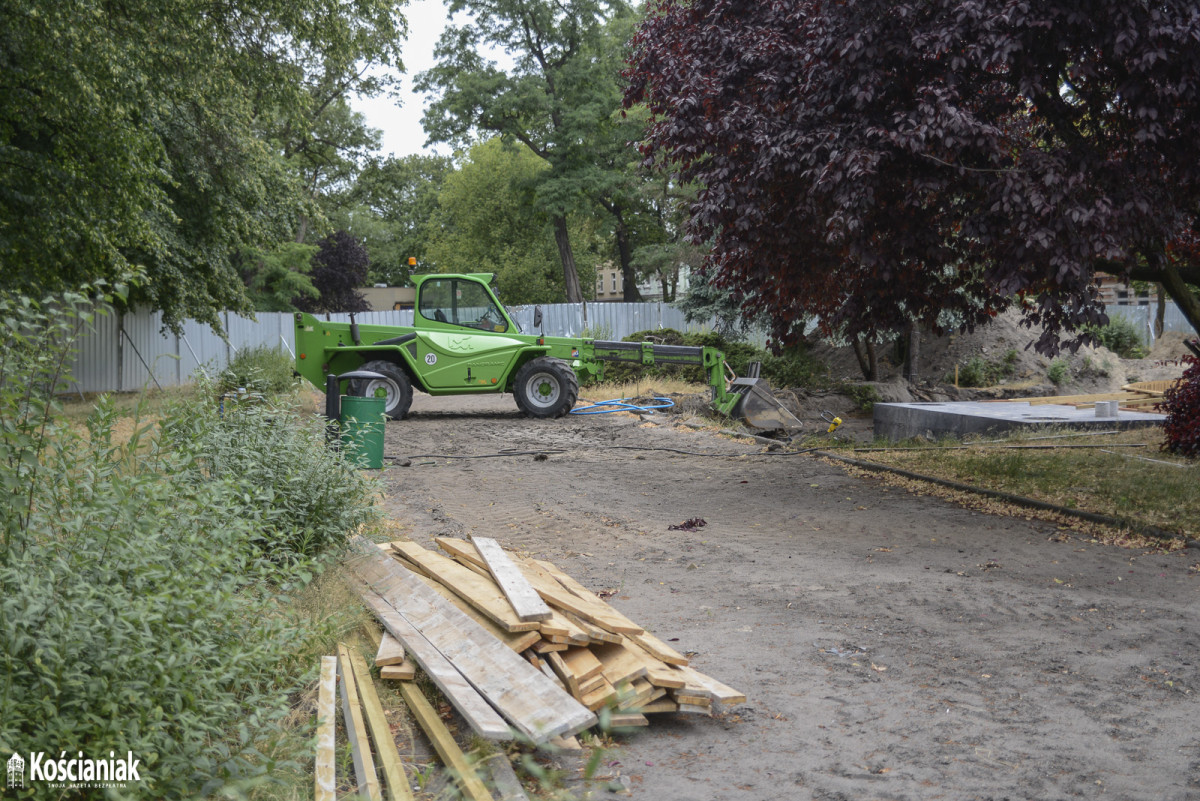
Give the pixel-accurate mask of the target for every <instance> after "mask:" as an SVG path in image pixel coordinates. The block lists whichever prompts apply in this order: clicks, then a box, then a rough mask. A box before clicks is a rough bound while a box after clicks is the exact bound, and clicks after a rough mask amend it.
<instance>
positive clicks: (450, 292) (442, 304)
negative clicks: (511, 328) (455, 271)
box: [417, 278, 508, 334]
mask: <svg viewBox="0 0 1200 801" xmlns="http://www.w3.org/2000/svg"><path fill="white" fill-rule="evenodd" d="M417 310H418V311H419V313H420V315H421V316H422V317H424V318H425V319H426V320H433V321H434V322H439V323H450V324H451V325H460V326H463V327H464V328H474V329H476V330H479V331H489V332H492V333H496V334H503V333H505V332H507V331H508V321H507V320H505V318H504V315H503V314H502V313H501V311H500V309H499V307H498V306H496V303H495V302H494V301H493V300H492V297H491V295H489V294H488V292H487V290H486V289H484V288H483V286H482V285H481V284H478V283H476V282H475V281H463V280H462V279H459V278H432V279H429V280H427V281H425V282H424V283H422V284H421V299H420V301H419V303H418V304H417Z"/></svg>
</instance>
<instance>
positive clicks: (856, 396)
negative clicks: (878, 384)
mask: <svg viewBox="0 0 1200 801" xmlns="http://www.w3.org/2000/svg"><path fill="white" fill-rule="evenodd" d="M843 391H844V392H845V393H846V395H847V396H848V397H849V398H850V399H851V400H852V401H854V405H855V406H857V407H858V410H859V411H860V412H869V411H871V410H873V409H874V408H875V404H877V403H879V402H880V401H881V400H883V398H882V397H880V395H879V390H877V389H875V387H873V386H871V385H870V384H847V385H846V387H845V389H844V390H843Z"/></svg>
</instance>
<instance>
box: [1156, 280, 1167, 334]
mask: <svg viewBox="0 0 1200 801" xmlns="http://www.w3.org/2000/svg"><path fill="white" fill-rule="evenodd" d="M1154 287H1155V290H1154V294H1155V295H1157V296H1158V305H1157V308H1156V309H1155V311H1154V338H1155V339H1162V335H1163V328H1164V327H1166V324H1167V288H1166V287H1165V286H1163V285H1162V283H1158V284H1155V285H1154Z"/></svg>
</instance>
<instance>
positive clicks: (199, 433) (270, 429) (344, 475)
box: [165, 393, 376, 562]
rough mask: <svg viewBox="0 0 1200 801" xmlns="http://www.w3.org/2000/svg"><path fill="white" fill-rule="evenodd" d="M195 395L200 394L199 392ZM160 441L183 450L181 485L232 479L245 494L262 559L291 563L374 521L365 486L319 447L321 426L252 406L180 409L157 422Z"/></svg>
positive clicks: (337, 543) (369, 486) (212, 405)
mask: <svg viewBox="0 0 1200 801" xmlns="http://www.w3.org/2000/svg"><path fill="white" fill-rule="evenodd" d="M202 394H203V393H202ZM165 429H166V433H167V440H166V441H167V442H168V443H169V444H170V445H171V446H173V447H178V448H183V449H189V450H190V451H191V452H192V453H193V455H194V459H193V461H192V462H191V463H190V464H189V465H188V467H187V468H186V469H185V470H184V471H183V472H182V474H181V480H184V481H187V482H189V483H191V484H193V485H194V486H197V487H202V486H205V485H207V484H209V483H212V482H220V481H235V482H237V483H238V484H240V485H241V486H242V487H243V488H244V490H243V491H244V492H245V493H246V494H247V496H248V497H247V504H246V507H247V508H246V509H245V510H244V512H243V514H244V515H247V516H248V517H249V518H250V519H252V520H253V522H254V524H255V531H256V533H255V535H254V536H253V537H252V539H253V541H254V543H255V544H256V545H257V546H258V547H259V548H260V549H261V551H262V552H263V553H264V554H265V555H267V556H268V557H269V558H270V559H272V560H273V561H277V562H296V561H302V560H304V559H306V558H311V557H314V556H316V555H317V554H319V553H321V552H322V551H324V550H325V549H327V548H330V547H333V548H339V547H341V546H342V545H343V544H344V542H345V539H346V537H347V536H349V535H350V534H351V533H353V532H354V531H355V530H357V529H358V527H359V526H361V525H363V524H364V523H368V522H370V521H371V520H373V519H375V516H376V510H375V509H374V508H373V507H372V506H371V503H370V495H371V490H372V484H371V482H370V481H369V480H367V479H366V478H364V477H363V474H362V473H361V472H359V471H358V470H356V469H355V468H354V467H353V466H352V465H351V464H350V462H349V461H348V460H346V459H341V458H337V457H336V456H334V455H333V454H331V452H330V451H329V449H328V448H327V447H326V445H325V441H324V436H325V434H324V432H325V426H324V423H323V421H321V420H319V419H317V418H315V417H314V418H309V419H302V418H300V417H299V416H298V415H296V414H293V413H290V412H287V411H283V410H279V409H274V408H271V407H270V406H266V405H262V404H256V403H229V402H227V403H226V404H225V406H224V412H221V411H220V407H219V406H218V405H217V404H216V403H211V402H210V403H202V404H199V405H192V406H191V407H188V408H187V409H180V410H179V413H178V414H176V415H174V417H173V419H172V420H170V421H169V422H168V423H167V424H166V425H165Z"/></svg>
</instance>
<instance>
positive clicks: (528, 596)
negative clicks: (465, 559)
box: [471, 536, 553, 620]
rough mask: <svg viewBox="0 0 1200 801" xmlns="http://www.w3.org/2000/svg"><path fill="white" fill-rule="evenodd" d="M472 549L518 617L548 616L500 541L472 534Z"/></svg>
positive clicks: (547, 610) (548, 608)
mask: <svg viewBox="0 0 1200 801" xmlns="http://www.w3.org/2000/svg"><path fill="white" fill-rule="evenodd" d="M471 542H472V543H474V545H475V550H476V551H478V552H479V557H480V558H481V559H483V562H484V565H486V566H487V569H488V572H489V573H491V574H492V578H493V579H494V580H495V581H496V584H497V585H499V587H500V590H501V592H503V593H504V596H505V597H506V598H508V602H509V603H510V604H512V608H513V611H514V612H516V613H517V617H519V618H521V620H549V619H550V617H551V615H552V614H553V613H552V612H551V611H550V607H548V606H546V602H545V601H543V600H542V598H541V596H540V595H538V594H537V591H536V590H535V589H534V588H533V587H532V586H530V584H529V580H528V579H526V578H525V575H524V574H523V573H522V572H521V569H520V568H518V567H517V566H516V564H515V563H514V562H513V560H512V559H510V558H509V556H508V554H507V553H505V551H504V549H503V548H501V547H500V543H498V542H496V540H494V539H492V538H491V537H474V536H472V537H471Z"/></svg>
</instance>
